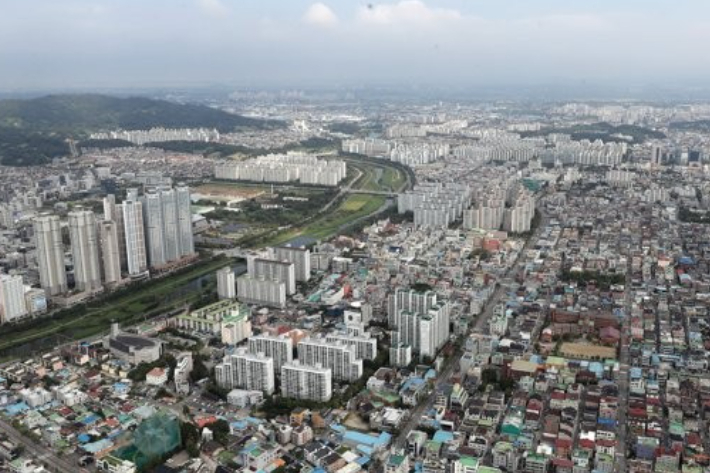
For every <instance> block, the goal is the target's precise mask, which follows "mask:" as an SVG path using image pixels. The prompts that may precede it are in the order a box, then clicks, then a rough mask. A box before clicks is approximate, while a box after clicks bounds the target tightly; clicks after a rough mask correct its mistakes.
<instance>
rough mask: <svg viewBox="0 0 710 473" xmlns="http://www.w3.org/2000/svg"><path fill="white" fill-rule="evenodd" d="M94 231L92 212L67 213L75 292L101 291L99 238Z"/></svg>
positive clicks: (94, 222)
mask: <svg viewBox="0 0 710 473" xmlns="http://www.w3.org/2000/svg"><path fill="white" fill-rule="evenodd" d="M96 230H97V227H96V218H95V217H94V212H92V211H90V210H75V211H73V212H69V240H70V242H71V252H72V260H73V262H74V284H75V288H76V290H77V291H81V292H97V291H100V290H101V289H102V285H101V267H100V265H99V238H98V235H97V231H96Z"/></svg>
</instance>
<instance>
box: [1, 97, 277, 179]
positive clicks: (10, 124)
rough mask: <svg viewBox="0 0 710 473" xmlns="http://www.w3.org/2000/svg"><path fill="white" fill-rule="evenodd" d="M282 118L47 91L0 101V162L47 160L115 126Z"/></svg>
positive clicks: (255, 125)
mask: <svg viewBox="0 0 710 473" xmlns="http://www.w3.org/2000/svg"><path fill="white" fill-rule="evenodd" d="M282 126H283V123H282V122H277V121H269V120H259V119H254V118H247V117H243V116H240V115H234V114H231V113H227V112H224V111H222V110H216V109H213V108H210V107H206V106H204V105H191V104H177V103H173V102H167V101H164V100H153V99H149V98H144V97H130V98H118V97H110V96H106V95H94V94H80V95H48V96H46V97H39V98H34V99H28V100H18V99H7V100H0V161H1V162H2V163H3V164H6V165H19V166H22V165H34V164H43V163H46V162H48V161H50V160H51V159H52V158H54V157H57V156H62V155H66V154H69V146H68V144H67V141H66V140H67V139H69V138H75V139H84V138H87V137H88V135H89V134H90V133H91V132H96V131H111V130H116V129H123V130H140V129H148V128H153V127H165V128H201V127H203V128H216V129H217V130H219V131H220V132H223V133H224V132H230V131H235V130H239V129H269V128H278V127H282Z"/></svg>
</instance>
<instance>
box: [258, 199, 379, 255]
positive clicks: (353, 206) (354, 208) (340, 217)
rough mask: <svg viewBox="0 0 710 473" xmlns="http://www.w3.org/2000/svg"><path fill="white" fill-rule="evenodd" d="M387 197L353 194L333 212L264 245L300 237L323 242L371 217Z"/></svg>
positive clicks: (276, 237)
mask: <svg viewBox="0 0 710 473" xmlns="http://www.w3.org/2000/svg"><path fill="white" fill-rule="evenodd" d="M385 201H386V197H385V196H381V195H367V194H353V195H350V196H348V197H347V198H346V199H345V200H343V201H342V202H341V203H340V205H338V206H337V207H336V208H335V209H334V210H333V211H332V212H329V213H328V214H326V215H323V216H322V217H320V218H317V219H315V220H314V221H313V222H311V223H310V224H308V225H306V226H304V227H301V228H293V229H290V230H288V231H286V232H283V233H280V234H278V235H276V236H274V237H273V238H271V239H269V240H268V241H266V242H264V245H276V244H280V243H284V242H287V241H289V240H291V239H293V238H296V237H299V236H308V237H311V238H314V239H316V240H322V239H325V238H328V237H331V236H333V235H335V234H336V233H338V231H340V230H341V229H343V228H345V227H347V226H348V225H349V224H350V223H353V222H355V221H356V220H358V219H360V218H362V217H365V216H367V215H370V214H371V213H373V212H375V211H377V210H378V209H379V208H380V207H382V206H383V205H384V204H385Z"/></svg>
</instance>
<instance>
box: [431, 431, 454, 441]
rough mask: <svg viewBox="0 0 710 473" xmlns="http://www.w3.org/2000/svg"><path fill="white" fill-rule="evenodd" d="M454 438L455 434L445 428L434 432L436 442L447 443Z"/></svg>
mask: <svg viewBox="0 0 710 473" xmlns="http://www.w3.org/2000/svg"><path fill="white" fill-rule="evenodd" d="M453 439H454V434H453V433H452V432H447V431H445V430H437V431H436V433H435V434H434V442H439V443H446V442H451V441H452V440H453Z"/></svg>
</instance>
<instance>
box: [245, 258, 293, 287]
mask: <svg viewBox="0 0 710 473" xmlns="http://www.w3.org/2000/svg"><path fill="white" fill-rule="evenodd" d="M247 271H248V272H249V275H250V276H252V277H255V278H259V277H263V278H265V279H268V280H272V281H278V282H281V283H284V284H285V285H286V294H294V293H295V292H296V267H295V265H294V264H293V263H290V262H288V261H281V260H275V259H266V258H248V259H247Z"/></svg>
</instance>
